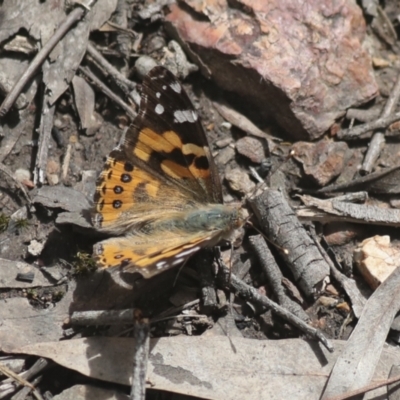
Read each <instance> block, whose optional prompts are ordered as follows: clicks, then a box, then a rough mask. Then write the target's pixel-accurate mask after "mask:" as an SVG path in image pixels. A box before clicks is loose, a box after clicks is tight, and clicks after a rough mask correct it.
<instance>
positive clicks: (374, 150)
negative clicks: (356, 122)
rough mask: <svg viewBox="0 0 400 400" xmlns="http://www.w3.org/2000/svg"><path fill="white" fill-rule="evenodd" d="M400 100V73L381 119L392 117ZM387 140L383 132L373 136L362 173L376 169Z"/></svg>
mask: <svg viewBox="0 0 400 400" xmlns="http://www.w3.org/2000/svg"><path fill="white" fill-rule="evenodd" d="M399 99H400V73H399V74H398V75H397V80H396V83H395V85H394V87H393V89H392V91H391V93H390V96H389V98H388V100H387V102H386V104H385V107H384V109H383V111H382V115H381V118H385V117H388V116H390V115H391V114H392V113H393V111H394V110H395V109H396V106H397V103H398V102H399ZM385 144H386V140H385V135H384V133H383V132H375V133H374V135H373V136H372V139H371V141H370V144H369V146H368V150H367V153H366V154H365V157H364V162H363V164H362V166H361V169H360V173H362V174H364V175H365V174H369V173H370V172H371V171H372V168H373V167H374V165H375V163H376V160H377V159H378V157H379V155H380V154H381V151H382V150H383V148H384V147H385Z"/></svg>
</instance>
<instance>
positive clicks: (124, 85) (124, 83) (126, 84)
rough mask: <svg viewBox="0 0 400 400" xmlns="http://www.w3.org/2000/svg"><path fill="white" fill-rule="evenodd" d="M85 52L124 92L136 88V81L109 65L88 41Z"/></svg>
mask: <svg viewBox="0 0 400 400" xmlns="http://www.w3.org/2000/svg"><path fill="white" fill-rule="evenodd" d="M108 23H110V22H108ZM87 53H88V55H89V56H90V57H91V58H92V59H93V61H94V62H95V63H97V64H98V65H99V66H100V67H101V68H102V69H103V70H104V71H105V73H107V74H108V75H109V76H110V77H111V78H113V79H114V81H115V82H116V83H117V85H118V86H119V87H120V88H121V89H122V90H123V91H124V93H125V94H127V95H129V91H130V90H135V89H136V83H135V82H132V81H130V80H129V79H127V78H126V77H125V76H124V75H123V74H121V72H119V71H118V70H117V68H115V67H114V66H113V65H111V64H110V63H109V62H108V61H107V60H106V59H105V58H104V57H103V55H102V54H101V53H100V52H99V51H97V49H96V48H95V47H94V46H93V45H92V44H91V43H90V42H89V44H88V47H87Z"/></svg>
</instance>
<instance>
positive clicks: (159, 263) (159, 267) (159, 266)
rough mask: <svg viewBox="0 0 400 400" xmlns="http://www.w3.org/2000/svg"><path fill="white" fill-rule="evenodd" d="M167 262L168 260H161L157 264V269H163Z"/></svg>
mask: <svg viewBox="0 0 400 400" xmlns="http://www.w3.org/2000/svg"><path fill="white" fill-rule="evenodd" d="M166 263H167V262H166V261H159V262H158V263H157V264H156V268H157V269H161V268H162V267H163V266H164V265H165V264H166Z"/></svg>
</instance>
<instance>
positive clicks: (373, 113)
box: [346, 108, 382, 122]
mask: <svg viewBox="0 0 400 400" xmlns="http://www.w3.org/2000/svg"><path fill="white" fill-rule="evenodd" d="M381 115H382V110H380V109H379V108H373V109H371V108H369V109H368V110H364V109H359V108H349V109H348V110H347V112H346V118H347V119H357V120H358V121H361V122H369V121H373V120H374V119H377V118H379V117H380V116H381Z"/></svg>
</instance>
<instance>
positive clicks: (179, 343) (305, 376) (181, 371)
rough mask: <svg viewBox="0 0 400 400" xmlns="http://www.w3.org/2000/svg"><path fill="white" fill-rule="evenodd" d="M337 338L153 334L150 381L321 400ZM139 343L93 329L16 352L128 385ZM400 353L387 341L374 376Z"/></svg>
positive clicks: (216, 393)
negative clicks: (330, 347) (326, 344)
mask: <svg viewBox="0 0 400 400" xmlns="http://www.w3.org/2000/svg"><path fill="white" fill-rule="evenodd" d="M334 344H335V348H336V349H337V351H335V352H334V353H330V352H328V351H327V350H326V349H324V348H323V347H321V346H320V345H319V344H317V343H316V342H314V341H305V340H302V339H284V340H262V341H260V340H256V339H247V338H239V337H230V338H227V337H226V336H213V337H205V336H199V337H196V336H192V337H184V336H179V337H162V338H155V339H151V341H150V356H149V368H148V375H147V382H148V387H149V388H152V389H155V390H167V391H169V392H174V393H181V394H183V395H186V396H188V395H189V396H196V397H200V398H207V399H215V400H217V399H224V400H239V399H248V400H259V399H283V398H285V399H286V398H287V399H296V400H314V399H315V400H317V399H319V397H320V395H321V393H322V391H323V388H324V385H325V384H326V381H327V379H328V377H329V373H330V371H331V369H332V365H333V364H334V363H335V360H336V359H337V357H338V356H339V355H340V353H341V351H342V349H343V348H344V346H345V342H343V341H340V340H336V341H334ZM133 347H134V339H132V338H117V337H113V338H100V337H89V338H83V339H73V340H64V341H61V342H52V343H42V344H36V345H35V344H30V345H27V346H25V347H20V348H18V349H15V351H14V353H19V354H31V355H37V356H42V357H46V358H50V359H52V360H53V361H55V362H56V363H58V364H60V365H62V366H64V367H66V368H68V369H72V370H74V371H78V372H79V373H81V374H83V375H85V376H90V377H91V378H93V379H101V380H102V381H106V382H114V383H118V384H121V385H129V384H130V364H131V359H132V354H133ZM398 359H399V351H398V349H396V348H389V347H387V348H385V349H384V350H383V352H382V354H381V357H380V362H379V364H378V366H377V369H376V371H375V374H374V382H380V381H382V380H384V379H386V377H387V376H388V373H389V371H390V368H391V366H392V365H393V364H395V363H397V361H398ZM232 366H234V368H233V367H232ZM255 388H257V390H255ZM386 394H387V389H386V387H381V388H380V389H375V390H374V391H372V392H370V393H367V394H366V396H365V397H364V399H365V400H367V399H370V400H371V399H377V398H384V397H385V395H386Z"/></svg>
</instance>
